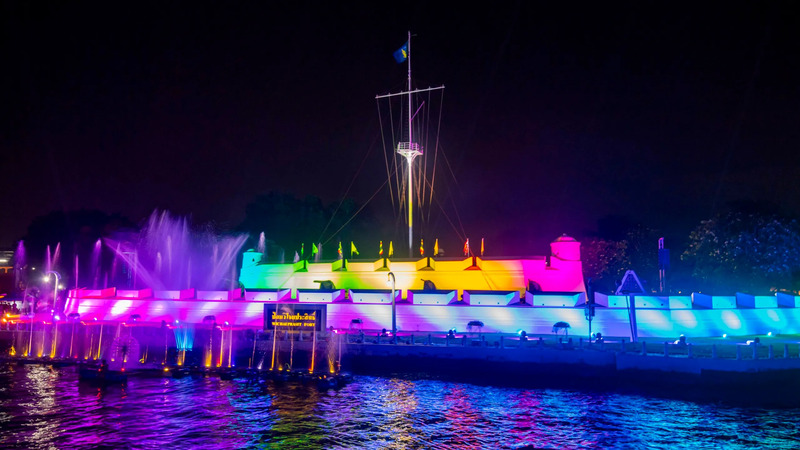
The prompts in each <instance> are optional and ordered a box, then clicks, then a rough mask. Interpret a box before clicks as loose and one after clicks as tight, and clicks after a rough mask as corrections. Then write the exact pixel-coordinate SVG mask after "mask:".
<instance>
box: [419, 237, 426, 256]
mask: <svg viewBox="0 0 800 450" xmlns="http://www.w3.org/2000/svg"><path fill="white" fill-rule="evenodd" d="M419 256H425V241H424V240H423V239H422V238H420V240H419Z"/></svg>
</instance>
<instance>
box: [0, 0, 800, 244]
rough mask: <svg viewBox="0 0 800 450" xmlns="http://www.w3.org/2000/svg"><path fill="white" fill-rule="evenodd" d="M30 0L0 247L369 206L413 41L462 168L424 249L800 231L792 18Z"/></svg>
mask: <svg viewBox="0 0 800 450" xmlns="http://www.w3.org/2000/svg"><path fill="white" fill-rule="evenodd" d="M32 3H33V2H21V1H20V2H3V3H2V5H3V9H2V11H0V17H2V19H0V21H2V22H0V23H2V27H0V28H2V31H0V32H2V38H1V39H0V50H1V52H0V53H1V56H0V57H2V71H0V73H1V74H0V77H2V86H3V87H2V89H1V90H0V93H1V94H0V95H2V97H1V98H0V113H1V114H2V116H1V117H0V119H1V121H0V174H2V180H3V184H2V186H3V195H2V211H0V247H12V246H13V244H14V242H15V241H16V240H17V239H19V238H21V237H22V236H23V235H24V234H25V230H26V227H27V225H28V224H29V223H30V222H31V220H32V219H33V218H34V217H36V216H39V215H43V214H46V213H48V212H50V211H54V210H64V211H71V210H77V209H81V208H90V209H100V210H103V211H106V212H108V213H114V212H118V213H121V214H123V215H125V216H127V217H129V218H131V219H132V220H134V221H138V220H140V219H142V218H143V217H145V216H147V215H148V214H149V213H150V212H151V211H153V210H154V209H155V208H162V209H168V210H170V211H171V212H173V213H175V214H180V215H186V214H191V215H192V217H193V221H195V222H213V223H214V224H216V225H217V226H218V227H220V228H232V227H235V226H236V225H238V224H239V223H240V222H241V221H242V219H243V218H244V216H245V206H246V205H247V203H248V202H251V201H252V200H253V199H254V198H255V197H256V196H257V195H258V194H264V193H267V192H270V191H273V190H284V191H288V192H291V193H294V194H296V195H298V196H301V197H302V196H305V195H308V194H311V195H318V196H320V197H321V198H322V199H323V200H324V201H325V202H326V203H328V202H337V201H338V200H339V199H340V198H341V197H342V196H344V195H345V194H346V195H347V196H348V197H352V198H354V199H355V200H356V201H358V202H361V203H363V202H366V201H367V200H368V199H369V198H370V196H372V194H373V193H374V192H375V191H376V190H377V189H378V187H379V186H380V185H381V183H382V182H383V181H384V179H385V177H386V173H385V168H384V163H383V156H382V151H383V150H382V145H381V143H380V124H379V121H378V113H377V108H376V101H375V95H376V94H382V93H387V92H397V91H399V90H401V89H402V88H403V86H404V83H405V77H406V66H405V65H404V64H397V63H396V62H395V61H394V59H393V58H392V53H393V52H394V51H395V50H396V49H397V48H398V47H400V45H402V44H403V42H405V40H406V32H407V31H408V30H411V31H412V32H413V33H414V34H415V35H416V36H415V37H414V38H413V40H412V68H413V70H414V78H415V82H416V84H417V86H418V87H428V86H436V85H440V84H444V85H445V86H446V89H445V92H444V102H443V110H442V112H443V114H442V123H441V130H442V131H441V136H440V141H439V145H440V148H441V149H442V150H443V152H444V153H445V154H446V156H447V158H448V160H449V161H450V164H451V167H452V171H453V174H454V175H455V180H453V178H452V177H450V178H449V179H447V178H446V177H444V176H442V180H444V181H443V182H446V183H448V187H447V189H444V188H442V189H441V190H440V191H439V192H441V195H442V198H441V201H442V202H443V203H445V204H448V205H451V206H455V208H456V210H457V211H458V214H457V215H455V213H452V212H449V213H448V214H449V215H448V217H449V220H447V219H446V218H445V217H444V216H443V215H441V214H439V216H441V217H438V216H437V215H434V219H433V220H432V222H431V223H429V224H428V225H427V230H426V232H425V235H426V239H433V238H435V237H439V238H441V239H442V240H443V241H445V242H448V241H447V240H448V239H450V240H451V241H452V242H456V241H457V240H460V239H461V238H463V237H464V236H469V237H470V238H471V239H473V241H475V240H479V239H480V237H486V239H487V247H489V248H491V246H492V245H494V248H500V249H502V250H503V251H504V252H505V253H510V254H545V253H547V252H548V250H547V247H546V245H547V242H549V241H551V240H552V239H553V238H555V237H557V236H558V235H560V234H561V233H568V234H571V235H574V236H576V237H579V238H584V237H587V236H591V235H592V234H593V233H595V232H596V231H597V221H598V220H599V219H601V218H603V217H608V216H612V215H613V216H624V217H628V218H630V219H631V220H632V221H634V222H641V223H643V224H644V225H647V226H650V227H652V228H657V229H660V230H663V232H664V233H665V234H666V235H667V236H675V237H676V238H679V237H682V236H683V237H685V235H688V232H689V230H690V229H691V228H692V227H693V226H694V225H695V224H697V223H698V222H699V221H700V220H701V219H705V218H709V217H711V216H712V215H713V214H714V213H716V212H719V211H720V210H721V209H722V208H723V207H724V206H725V205H726V204H727V203H728V202H731V201H734V200H748V201H756V202H770V203H773V204H775V205H777V206H778V207H779V208H780V209H782V210H783V211H784V212H786V213H787V214H793V215H797V214H800V197H798V195H797V192H798V188H797V187H796V184H797V181H796V180H798V179H800V164H799V163H800V161H799V160H800V154H798V153H799V152H798V150H799V149H800V131H798V130H799V129H800V127H798V124H800V83H799V82H798V80H800V60H798V58H799V57H800V31H798V30H800V23H798V20H797V19H798V16H797V15H796V14H794V13H792V12H791V11H792V10H793V8H791V7H790V5H791V3H778V2H748V3H732V2H717V3H708V2H691V3H689V2H687V3H675V2H631V3H623V2H591V3H589V2H586V3H582V2H576V3H572V2H528V1H526V2H491V3H484V4H483V5H482V7H481V8H474V7H467V6H465V4H464V2H457V3H452V4H447V5H445V4H439V3H438V2H436V4H435V5H429V4H428V3H429V2H412V3H410V4H409V3H407V2H396V3H394V2H378V3H365V4H358V3H349V4H344V5H333V4H330V3H338V2H326V3H325V4H324V5H322V6H321V5H318V4H313V3H308V4H294V3H292V6H289V5H288V2H283V3H278V2H273V3H270V4H267V3H266V2H258V3H257V2H249V3H235V4H228V3H227V2H225V3H222V2H220V3H215V4H206V3H200V2H186V3H180V2H162V3H163V4H161V3H156V4H144V3H141V2H130V3H124V4H123V3H121V2H105V3H85V2H81V3H77V2H59V3H50V2H47V3H44V2H41V3H39V2H37V3H36V4H32ZM430 3H434V2H430ZM362 163H363V168H362V169H361V170H359V167H362ZM355 173H358V177H355V178H354V174H355ZM442 173H444V172H442ZM437 176H438V175H437ZM351 182H352V187H351V188H350V189H349V190H348V186H350V184H351ZM388 203H389V194H388V191H383V192H381V193H379V194H378V195H377V196H376V197H375V198H374V199H373V201H372V202H371V203H370V205H371V207H372V208H374V211H375V212H376V214H377V213H381V214H383V212H382V210H383V209H386V208H384V206H382V205H386V204H388ZM373 205H374V206H373ZM388 209H389V210H391V208H388ZM387 214H389V215H391V212H388V213H387ZM392 223H395V224H396V220H395V219H394V218H392V219H391V220H390V224H392ZM451 223H453V225H451ZM390 228H391V225H390ZM400 228H401V230H402V227H400ZM393 229H394V228H392V230H393ZM389 231H391V230H389ZM401 236H402V234H401ZM315 238H316V237H309V239H315ZM654 245H655V243H654ZM453 250H455V249H453Z"/></svg>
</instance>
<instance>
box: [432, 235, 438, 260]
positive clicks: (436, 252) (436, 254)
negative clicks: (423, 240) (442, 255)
mask: <svg viewBox="0 0 800 450" xmlns="http://www.w3.org/2000/svg"><path fill="white" fill-rule="evenodd" d="M433 256H439V239H436V241H435V242H434V243H433Z"/></svg>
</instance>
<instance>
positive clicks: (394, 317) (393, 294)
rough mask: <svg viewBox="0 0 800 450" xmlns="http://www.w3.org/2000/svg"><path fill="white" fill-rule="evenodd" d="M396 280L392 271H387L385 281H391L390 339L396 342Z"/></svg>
mask: <svg viewBox="0 0 800 450" xmlns="http://www.w3.org/2000/svg"><path fill="white" fill-rule="evenodd" d="M396 281H397V280H395V278H394V273H392V272H389V278H388V279H387V280H386V282H387V283H388V282H391V283H392V340H394V341H395V342H397V305H396V304H395V293H394V291H395V283H396Z"/></svg>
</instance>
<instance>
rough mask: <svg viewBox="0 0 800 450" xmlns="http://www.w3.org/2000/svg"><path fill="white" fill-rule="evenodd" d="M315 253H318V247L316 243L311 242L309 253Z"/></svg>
mask: <svg viewBox="0 0 800 450" xmlns="http://www.w3.org/2000/svg"><path fill="white" fill-rule="evenodd" d="M317 253H319V249H318V248H317V244H313V243H312V244H311V254H312V255H316V254H317Z"/></svg>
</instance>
